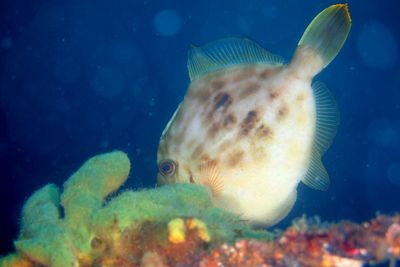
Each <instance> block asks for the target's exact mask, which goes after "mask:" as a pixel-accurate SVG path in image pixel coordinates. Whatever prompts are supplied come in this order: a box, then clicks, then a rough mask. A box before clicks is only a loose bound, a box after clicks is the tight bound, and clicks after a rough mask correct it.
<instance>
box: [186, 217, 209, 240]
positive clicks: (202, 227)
mask: <svg viewBox="0 0 400 267" xmlns="http://www.w3.org/2000/svg"><path fill="white" fill-rule="evenodd" d="M187 226H188V228H189V229H190V230H194V229H197V234H198V235H199V237H200V239H201V240H203V241H205V242H210V240H211V238H210V235H209V234H208V230H207V226H206V224H205V223H204V222H202V221H200V220H199V219H189V220H188V222H187Z"/></svg>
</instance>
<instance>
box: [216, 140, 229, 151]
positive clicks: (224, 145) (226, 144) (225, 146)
mask: <svg viewBox="0 0 400 267" xmlns="http://www.w3.org/2000/svg"><path fill="white" fill-rule="evenodd" d="M231 146H232V142H231V141H224V142H223V143H222V144H221V145H219V147H218V152H219V153H224V152H226V150H227V149H228V148H229V147H231Z"/></svg>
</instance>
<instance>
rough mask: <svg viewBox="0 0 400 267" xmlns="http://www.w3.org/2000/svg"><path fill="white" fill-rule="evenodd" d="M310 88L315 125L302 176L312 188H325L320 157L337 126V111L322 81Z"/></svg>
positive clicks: (324, 176)
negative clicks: (304, 173)
mask: <svg viewBox="0 0 400 267" xmlns="http://www.w3.org/2000/svg"><path fill="white" fill-rule="evenodd" d="M312 88H313V92H314V98H315V104H316V116H317V125H316V131H315V139H314V144H313V148H312V152H311V158H310V166H309V168H308V171H307V174H306V175H305V177H304V178H303V183H304V184H306V185H307V186H309V187H311V188H314V189H318V190H326V189H328V187H329V184H330V182H329V176H328V173H327V171H326V170H325V167H324V165H323V164H322V161H321V157H322V155H323V154H324V153H325V151H326V150H327V149H328V148H329V146H330V145H331V144H332V141H333V138H334V137H335V135H336V132H337V129H338V126H339V111H338V108H337V105H336V102H335V100H334V99H333V96H332V94H331V92H330V91H329V89H328V88H327V87H326V86H325V85H324V84H323V83H320V82H316V83H314V84H313V85H312Z"/></svg>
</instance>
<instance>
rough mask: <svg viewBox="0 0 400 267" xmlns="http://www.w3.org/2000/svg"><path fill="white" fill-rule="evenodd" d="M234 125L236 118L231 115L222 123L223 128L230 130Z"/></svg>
mask: <svg viewBox="0 0 400 267" xmlns="http://www.w3.org/2000/svg"><path fill="white" fill-rule="evenodd" d="M235 123H236V118H235V116H233V115H232V114H229V115H228V116H226V117H225V118H224V120H223V122H222V126H224V128H231V127H232V126H233V125H234V124H235Z"/></svg>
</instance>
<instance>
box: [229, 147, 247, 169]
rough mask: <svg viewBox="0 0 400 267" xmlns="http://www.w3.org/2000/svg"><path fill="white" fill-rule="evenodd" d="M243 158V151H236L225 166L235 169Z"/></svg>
mask: <svg viewBox="0 0 400 267" xmlns="http://www.w3.org/2000/svg"><path fill="white" fill-rule="evenodd" d="M243 157H244V151H243V150H236V151H234V152H232V153H231V154H230V155H229V156H228V159H227V164H228V166H229V167H235V166H237V165H238V164H239V163H240V162H241V161H242V160H243Z"/></svg>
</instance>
